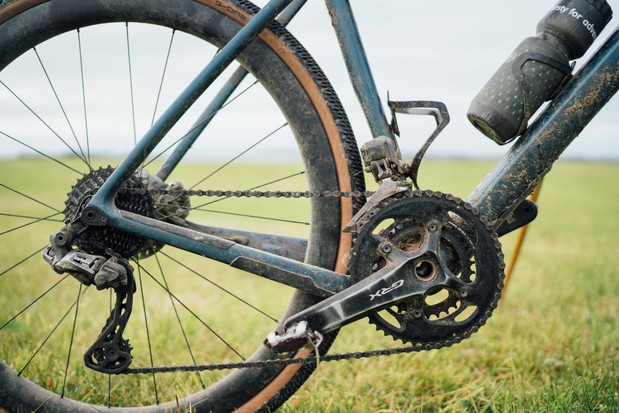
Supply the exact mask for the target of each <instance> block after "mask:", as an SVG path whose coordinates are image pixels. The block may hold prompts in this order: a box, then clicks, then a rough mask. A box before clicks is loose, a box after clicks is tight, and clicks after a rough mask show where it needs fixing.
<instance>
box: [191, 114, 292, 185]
mask: <svg viewBox="0 0 619 413" xmlns="http://www.w3.org/2000/svg"><path fill="white" fill-rule="evenodd" d="M286 126H288V123H284V124H283V125H281V126H279V127H277V128H275V129H274V130H273V131H272V132H270V133H269V134H267V135H266V136H264V137H262V138H260V139H259V140H258V141H256V142H255V143H253V144H252V145H251V146H249V147H248V148H246V149H244V150H243V151H241V152H240V153H239V154H238V155H236V156H235V157H233V158H232V159H230V160H229V161H227V162H226V163H224V164H223V165H221V166H220V167H219V168H217V169H216V170H214V171H213V172H211V173H210V174H208V175H207V176H205V177H204V178H202V179H201V180H199V181H198V182H196V183H195V184H193V186H191V188H189V189H194V188H195V187H197V186H198V185H200V184H201V183H203V182H204V181H206V180H207V179H209V178H211V177H212V176H214V175H215V174H217V173H218V172H221V171H222V170H223V169H224V168H225V167H227V166H229V165H230V164H232V163H233V162H234V161H236V160H237V159H239V158H240V157H241V156H243V155H245V154H246V153H247V152H249V151H250V150H252V149H253V148H255V147H256V146H258V145H260V144H261V143H262V142H264V141H266V140H267V139H269V138H270V137H272V136H274V135H275V134H276V133H277V132H279V131H280V130H282V129H284V128H285V127H286Z"/></svg>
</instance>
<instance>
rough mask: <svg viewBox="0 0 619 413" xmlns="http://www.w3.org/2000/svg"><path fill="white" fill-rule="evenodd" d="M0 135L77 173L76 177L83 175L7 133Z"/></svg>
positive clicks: (0, 132) (0, 133)
mask: <svg viewBox="0 0 619 413" xmlns="http://www.w3.org/2000/svg"><path fill="white" fill-rule="evenodd" d="M0 135H2V136H5V137H7V138H9V139H10V140H12V141H13V142H16V143H18V144H20V145H22V146H24V147H26V148H28V149H30V150H31V151H33V152H36V153H37V154H39V155H41V156H43V157H44V158H47V159H49V160H51V161H54V162H56V163H57V164H60V165H62V166H64V167H65V168H67V169H69V170H71V171H73V172H75V173H77V174H78V175H84V174H83V173H82V172H80V171H78V170H77V169H75V168H73V167H72V166H69V165H67V164H66V163H64V162H62V161H61V160H59V159H57V158H54V157H52V156H50V155H47V154H45V153H43V152H41V151H40V150H38V149H36V148H34V147H32V146H31V145H28V144H27V143H25V142H23V141H21V140H19V139H17V138H15V137H13V136H11V135H8V134H7V133H5V132H2V131H0Z"/></svg>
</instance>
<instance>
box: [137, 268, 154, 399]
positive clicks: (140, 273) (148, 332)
mask: <svg viewBox="0 0 619 413" xmlns="http://www.w3.org/2000/svg"><path fill="white" fill-rule="evenodd" d="M136 263H137V265H138V280H139V281H140V296H141V297H142V310H143V312H144V326H145V328H146V340H147V342H148V354H149V357H150V366H151V367H154V366H155V363H154V361H153V347H152V345H151V341H150V329H149V328H148V316H147V314H146V299H145V298H144V286H143V285H142V271H141V268H142V267H141V265H140V262H139V261H137V262H136ZM151 374H152V378H153V388H154V390H155V404H159V392H158V391H157V377H156V376H155V373H154V372H153V373H151Z"/></svg>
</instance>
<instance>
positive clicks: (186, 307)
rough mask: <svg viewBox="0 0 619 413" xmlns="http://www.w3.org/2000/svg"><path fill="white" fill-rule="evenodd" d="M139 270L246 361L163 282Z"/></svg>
mask: <svg viewBox="0 0 619 413" xmlns="http://www.w3.org/2000/svg"><path fill="white" fill-rule="evenodd" d="M138 266H139V268H141V270H142V271H144V273H145V274H146V275H148V276H149V277H150V278H151V279H152V280H153V281H155V283H157V285H159V287H161V288H162V289H163V290H164V291H165V292H166V293H167V294H169V295H170V296H171V297H172V298H174V300H176V302H177V303H179V304H180V305H181V306H182V307H183V308H185V310H187V311H188V312H189V313H190V314H191V315H192V316H193V317H194V318H195V319H196V320H198V321H199V322H200V323H201V324H202V325H203V326H204V327H206V329H207V330H209V331H210V332H211V333H212V334H213V335H214V336H215V337H217V339H218V340H219V341H221V342H222V343H223V344H224V345H225V346H226V347H228V348H229V349H230V350H232V352H233V353H234V354H236V355H237V356H238V357H239V359H241V360H245V357H243V356H242V355H241V353H239V352H238V351H237V350H236V349H235V348H234V347H233V346H232V345H231V344H230V343H228V341H227V340H225V339H224V338H223V337H222V336H221V335H220V334H219V333H218V332H216V331H215V330H214V329H213V328H212V327H211V326H210V325H209V324H208V323H207V322H205V321H204V320H203V319H202V318H201V317H200V316H198V315H197V314H196V313H195V311H193V310H192V309H190V308H189V307H188V306H187V305H186V304H185V303H183V302H182V301H181V300H180V299H179V298H178V297H177V296H176V295H174V294H173V293H172V292H171V291H170V290H168V289H167V288H166V287H165V286H164V285H163V284H161V282H159V280H157V279H156V278H155V277H154V276H153V275H152V274H151V273H150V272H149V271H147V270H146V269H145V268H144V267H142V266H141V265H139V264H138Z"/></svg>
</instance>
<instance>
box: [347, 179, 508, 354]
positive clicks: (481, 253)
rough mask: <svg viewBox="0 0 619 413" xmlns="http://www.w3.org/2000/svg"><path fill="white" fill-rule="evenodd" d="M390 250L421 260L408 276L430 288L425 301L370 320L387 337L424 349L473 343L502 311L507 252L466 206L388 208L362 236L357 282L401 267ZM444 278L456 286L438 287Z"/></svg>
mask: <svg viewBox="0 0 619 413" xmlns="http://www.w3.org/2000/svg"><path fill="white" fill-rule="evenodd" d="M391 248H396V249H398V250H400V251H402V252H404V255H405V256H407V257H418V258H415V259H417V260H418V263H417V264H416V266H415V269H414V271H412V273H411V274H409V275H408V276H410V277H417V278H418V280H421V281H422V282H424V281H427V282H428V285H429V287H428V290H427V291H425V292H424V294H423V295H417V296H414V297H410V298H408V299H406V300H403V301H401V302H397V303H395V304H393V305H391V306H389V307H388V308H384V309H382V310H380V311H373V312H371V313H370V314H369V316H368V317H369V320H370V322H371V323H372V324H374V325H375V326H376V328H377V329H378V330H381V331H383V332H384V333H385V334H386V335H389V336H391V337H392V338H393V339H395V340H401V341H402V342H404V343H410V344H413V345H414V346H421V347H422V348H425V349H433V348H440V347H444V346H448V345H451V344H454V343H457V342H459V341H461V340H463V339H465V338H467V337H469V336H470V335H471V334H473V333H474V332H476V331H477V330H478V329H479V327H481V326H482V325H483V324H485V322H486V320H487V319H488V318H489V317H490V316H491V314H492V311H493V310H494V309H495V308H496V306H497V303H498V300H499V298H500V296H501V290H502V288H503V279H504V272H503V270H504V267H505V265H504V263H503V254H502V253H501V245H500V243H499V241H498V237H497V235H496V234H495V233H494V232H492V230H491V228H489V226H488V225H486V224H485V223H484V221H483V219H481V218H480V217H479V213H478V212H477V211H476V210H475V209H474V208H473V207H472V206H470V205H469V204H467V203H466V202H464V201H462V200H460V199H458V198H455V197H453V196H451V195H446V194H442V193H438V192H431V191H414V192H412V193H411V194H409V195H402V196H399V197H392V198H389V199H387V200H385V201H383V202H382V203H381V204H379V205H378V207H377V208H376V209H375V210H374V211H372V214H371V216H370V217H369V219H368V220H367V222H365V223H364V225H363V227H362V228H361V230H360V231H359V232H358V236H357V241H356V242H355V246H354V247H353V249H352V252H351V261H350V264H349V270H350V273H351V274H352V277H353V279H354V281H355V282H358V281H360V280H362V279H364V278H366V277H368V276H370V275H371V274H373V273H375V272H376V271H378V270H380V269H381V268H383V267H385V266H386V265H397V264H398V263H393V262H388V260H389V259H390V258H391V256H390V255H387V254H385V249H387V250H389V249H391ZM393 256H395V257H402V256H403V254H395V255H393ZM439 272H442V273H444V274H447V275H448V277H447V279H448V280H449V282H445V284H444V285H443V284H439V285H437V284H436V282H435V281H434V280H436V279H437V277H436V275H437V273H439Z"/></svg>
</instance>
